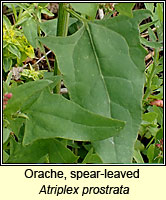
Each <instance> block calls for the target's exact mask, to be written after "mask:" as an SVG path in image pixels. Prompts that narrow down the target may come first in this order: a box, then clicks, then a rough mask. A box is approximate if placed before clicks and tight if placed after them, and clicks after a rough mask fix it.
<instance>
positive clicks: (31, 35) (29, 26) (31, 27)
mask: <svg viewBox="0 0 166 200" xmlns="http://www.w3.org/2000/svg"><path fill="white" fill-rule="evenodd" d="M22 28H23V31H24V35H25V37H26V38H27V40H28V41H29V43H30V44H31V45H32V46H33V47H34V48H37V47H38V40H37V37H38V34H37V23H36V21H35V20H34V19H33V18H29V19H28V20H27V21H25V22H24V23H23V24H22Z"/></svg>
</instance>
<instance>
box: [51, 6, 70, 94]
mask: <svg viewBox="0 0 166 200" xmlns="http://www.w3.org/2000/svg"><path fill="white" fill-rule="evenodd" d="M65 5H66V3H59V11H58V25H57V36H62V37H66V36H67V32H68V22H69V13H68V12H67V11H66V10H65V8H64V6H65ZM56 75H61V72H60V70H59V67H58V63H57V59H56V55H55V62H54V76H56ZM60 89H61V82H59V83H58V84H57V86H56V88H55V89H54V92H55V93H58V94H59V93H60Z"/></svg>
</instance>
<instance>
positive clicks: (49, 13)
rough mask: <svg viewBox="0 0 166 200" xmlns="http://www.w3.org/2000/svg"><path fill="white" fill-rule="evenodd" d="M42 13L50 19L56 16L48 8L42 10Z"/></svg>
mask: <svg viewBox="0 0 166 200" xmlns="http://www.w3.org/2000/svg"><path fill="white" fill-rule="evenodd" d="M41 13H43V14H46V15H48V16H50V17H53V16H54V14H53V13H52V12H50V11H49V10H48V9H47V8H42V9H41Z"/></svg>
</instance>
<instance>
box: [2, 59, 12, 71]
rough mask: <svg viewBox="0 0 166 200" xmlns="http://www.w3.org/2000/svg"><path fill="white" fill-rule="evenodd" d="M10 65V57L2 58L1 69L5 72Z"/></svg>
mask: <svg viewBox="0 0 166 200" xmlns="http://www.w3.org/2000/svg"><path fill="white" fill-rule="evenodd" d="M11 67H12V59H11V58H3V69H4V71H5V72H8V71H10V69H11Z"/></svg>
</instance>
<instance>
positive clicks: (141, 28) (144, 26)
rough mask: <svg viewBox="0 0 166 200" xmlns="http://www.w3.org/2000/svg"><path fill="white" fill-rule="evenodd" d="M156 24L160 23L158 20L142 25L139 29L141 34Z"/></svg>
mask: <svg viewBox="0 0 166 200" xmlns="http://www.w3.org/2000/svg"><path fill="white" fill-rule="evenodd" d="M156 22H158V20H155V21H153V22H149V23H146V24H142V25H140V27H139V29H140V33H142V32H143V31H145V30H146V29H147V28H149V27H150V26H152V25H154V24H155V23H156Z"/></svg>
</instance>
